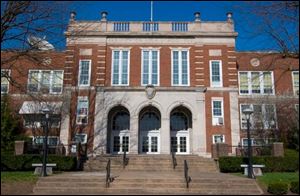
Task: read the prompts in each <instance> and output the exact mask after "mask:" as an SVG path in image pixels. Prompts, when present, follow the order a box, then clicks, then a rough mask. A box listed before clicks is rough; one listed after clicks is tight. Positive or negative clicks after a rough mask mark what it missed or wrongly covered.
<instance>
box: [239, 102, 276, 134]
mask: <svg viewBox="0 0 300 196" xmlns="http://www.w3.org/2000/svg"><path fill="white" fill-rule="evenodd" d="M248 108H250V109H252V110H253V114H251V116H250V125H251V128H254V129H271V128H276V126H277V125H276V108H275V105H272V104H262V105H258V104H241V107H240V114H241V128H242V129H246V128H247V119H246V115H245V114H244V113H243V111H244V110H245V109H248Z"/></svg>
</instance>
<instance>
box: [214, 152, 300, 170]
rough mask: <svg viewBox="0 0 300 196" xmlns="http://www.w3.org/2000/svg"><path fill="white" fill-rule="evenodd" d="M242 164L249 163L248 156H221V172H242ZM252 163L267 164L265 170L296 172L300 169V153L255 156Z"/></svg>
mask: <svg viewBox="0 0 300 196" xmlns="http://www.w3.org/2000/svg"><path fill="white" fill-rule="evenodd" d="M241 164H248V158H247V157H220V158H219V168H220V171H221V172H225V173H226V172H241V171H242V168H241ZM252 164H262V165H265V167H264V168H262V171H263V172H295V171H299V155H296V154H293V155H292V154H290V155H289V156H285V157H271V156H264V157H253V159H252Z"/></svg>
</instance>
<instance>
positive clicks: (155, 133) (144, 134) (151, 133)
mask: <svg viewBox="0 0 300 196" xmlns="http://www.w3.org/2000/svg"><path fill="white" fill-rule="evenodd" d="M143 137H148V152H143ZM152 137H157V152H151V151H152V146H151V143H152ZM139 143H140V153H142V154H160V129H159V130H150V131H141V133H140V142H139Z"/></svg>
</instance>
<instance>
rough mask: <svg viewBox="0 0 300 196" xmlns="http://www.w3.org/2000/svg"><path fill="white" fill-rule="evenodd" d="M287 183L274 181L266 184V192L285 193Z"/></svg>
mask: <svg viewBox="0 0 300 196" xmlns="http://www.w3.org/2000/svg"><path fill="white" fill-rule="evenodd" d="M288 188H289V185H288V183H286V182H274V183H270V184H269V185H268V192H269V193H272V194H274V195H283V194H287V192H288Z"/></svg>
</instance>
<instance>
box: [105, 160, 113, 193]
mask: <svg viewBox="0 0 300 196" xmlns="http://www.w3.org/2000/svg"><path fill="white" fill-rule="evenodd" d="M110 164H111V163H110V159H108V162H107V166H106V188H108V187H109V184H110V183H111V182H112V181H113V178H112V177H110Z"/></svg>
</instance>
